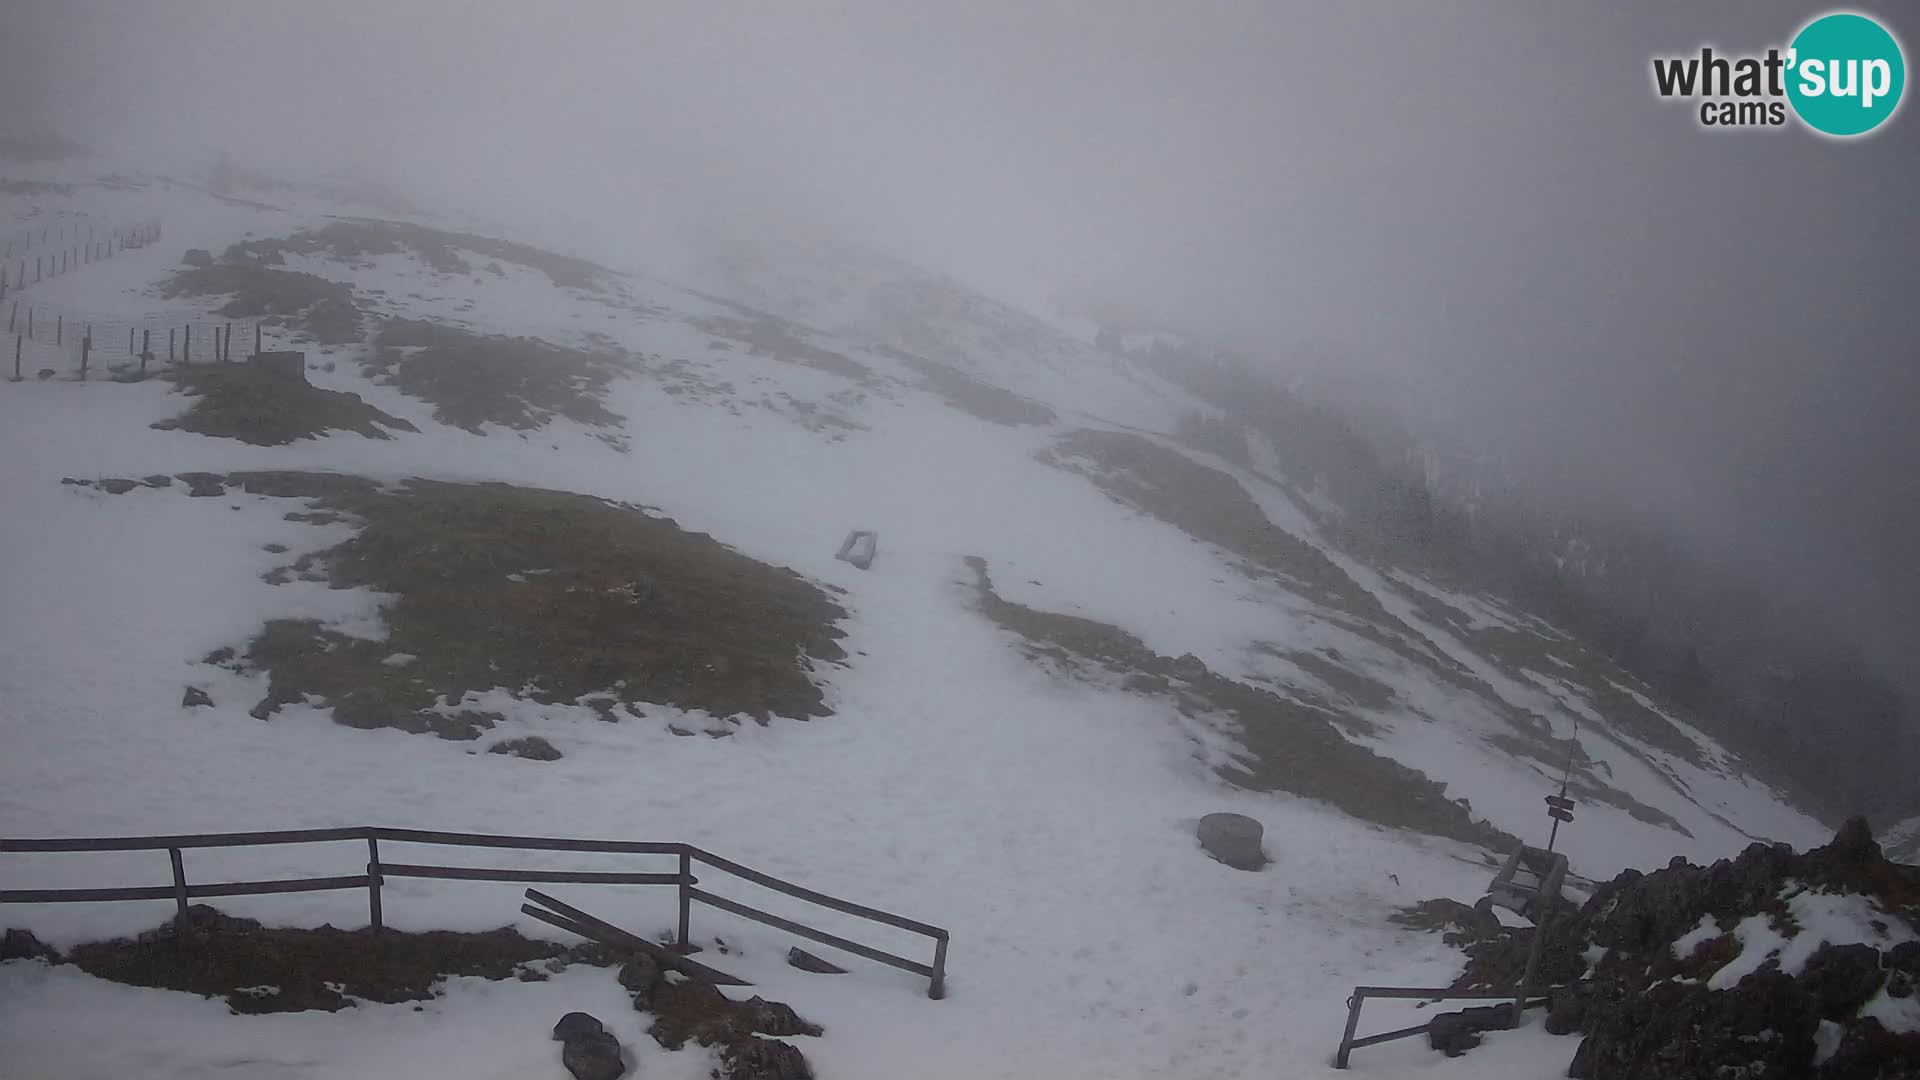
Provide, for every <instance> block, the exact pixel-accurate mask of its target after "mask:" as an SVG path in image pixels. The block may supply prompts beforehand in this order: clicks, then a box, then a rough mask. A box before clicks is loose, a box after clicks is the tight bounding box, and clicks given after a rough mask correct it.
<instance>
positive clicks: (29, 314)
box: [27, 307, 33, 341]
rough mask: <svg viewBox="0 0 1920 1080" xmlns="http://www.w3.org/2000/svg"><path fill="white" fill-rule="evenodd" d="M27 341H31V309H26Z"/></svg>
mask: <svg viewBox="0 0 1920 1080" xmlns="http://www.w3.org/2000/svg"><path fill="white" fill-rule="evenodd" d="M27 340H28V341H32V340H33V308H32V307H28V308H27Z"/></svg>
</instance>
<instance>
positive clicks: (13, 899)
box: [0, 826, 949, 998]
mask: <svg viewBox="0 0 1920 1080" xmlns="http://www.w3.org/2000/svg"><path fill="white" fill-rule="evenodd" d="M346 840H361V841H365V842H366V844H367V853H368V861H367V864H366V872H365V873H362V874H353V875H344V876H335V877H309V878H289V879H280V880H274V881H236V882H223V883H218V884H208V885H189V884H188V883H187V881H186V873H185V870H184V868H183V865H182V861H181V856H180V853H181V851H182V850H187V849H194V848H214V847H254V846H267V845H277V844H316V843H329V842H337V841H346ZM382 840H385V841H388V842H389V843H400V844H435V845H442V846H448V847H479V848H510V849H516V850H532V851H590V852H608V853H614V854H641V855H676V856H678V857H679V860H680V870H679V872H678V873H671V874H658V873H652V874H649V873H629V872H621V871H591V870H579V871H572V870H521V869H501V868H490V867H464V866H433V865H424V864H417V863H396V862H388V861H386V860H384V859H382V858H381V857H380V852H379V841H382ZM160 850H164V851H166V852H167V853H168V855H169V857H170V860H171V862H172V866H173V884H172V885H171V886H132V887H123V888H103V889H102V888H88V889H0V904H47V903H52V904H59V903H91V902H107V901H118V900H168V899H171V900H173V901H174V902H175V903H176V905H177V907H178V918H179V919H180V921H181V925H182V926H183V927H184V926H185V925H186V918H187V901H188V900H189V899H190V898H193V897H208V896H253V895H266V894H272V893H293V892H320V891H327V890H336V889H360V888H364V889H366V890H367V904H368V909H369V914H370V921H371V924H372V926H373V928H374V929H375V930H379V929H381V928H382V911H381V902H380V896H381V887H382V883H383V882H384V880H385V879H386V878H388V877H420V878H437V879H444V880H453V881H523V882H554V883H573V884H601V885H671V886H674V887H675V888H677V889H678V890H679V892H680V924H679V927H678V930H679V935H678V938H679V943H680V945H681V946H683V947H684V946H686V945H688V944H689V941H688V927H687V918H688V916H687V913H688V908H689V905H690V904H691V903H692V901H694V900H698V901H700V902H701V903H703V904H707V905H709V906H712V907H716V908H719V909H721V910H723V911H727V912H731V913H732V914H735V915H739V916H741V917H743V918H748V919H753V920H755V921H757V922H761V923H765V924H766V925H768V926H773V927H775V928H778V929H781V930H785V931H787V932H789V933H793V934H797V935H799V936H801V937H805V938H809V939H811V940H813V941H818V942H821V943H822V944H825V945H829V946H832V947H834V948H837V949H841V950H843V951H845V952H850V953H852V954H854V955H856V956H861V957H865V958H867V959H869V960H875V961H877V962H879V963H883V964H888V965H890V966H892V967H897V968H900V969H901V970H904V971H910V972H912V973H914V974H916V975H923V976H926V977H927V978H928V979H929V980H930V985H929V989H928V996H929V997H933V998H940V997H943V996H945V993H946V959H947V944H948V940H949V936H948V933H947V931H946V930H944V929H942V928H940V927H938V926H934V925H932V924H930V923H923V922H919V921H917V920H914V919H909V918H906V917H904V916H901V915H895V914H893V913H892V912H889V911H882V910H880V909H879V908H873V907H868V906H866V905H865V904H856V903H854V902H853V901H851V900H842V899H840V898H839V897H837V896H829V895H827V894H826V893H823V892H817V891H815V890H813V889H809V888H805V887H803V886H800V885H795V884H794V883H792V882H790V881H783V880H781V879H780V878H777V877H774V876H772V875H771V874H765V873H762V872H760V871H758V870H755V869H753V868H751V867H748V866H743V865H741V864H740V863H737V862H734V861H733V860H731V859H726V858H722V857H721V856H719V855H715V854H713V853H712V852H710V851H706V850H703V849H701V848H698V847H694V846H693V845H691V844H683V843H674V842H665V841H642V840H581V839H574V838H568V837H544V836H505V835H498V834H493V833H464V832H439V831H433V830H427V829H398V828H389V827H385V826H351V827H343V828H329V829H280V830H271V831H257V832H232V833H192V834H180V835H165V836H99V837H65V838H31V839H29V838H0V853H16V854H18V853H46V852H100V851H160ZM696 859H697V860H699V861H700V862H702V863H705V864H706V865H708V866H711V867H713V868H714V869H716V870H720V871H723V872H725V873H728V874H731V875H733V876H734V877H737V878H740V879H741V880H743V881H747V882H751V883H752V884H755V885H759V886H762V887H763V888H767V889H771V890H773V891H775V892H778V893H782V894H784V895H787V896H791V897H793V898H795V899H797V900H802V901H805V902H807V903H810V904H814V905H817V906H819V907H824V908H829V909H831V910H834V911H839V912H843V913H845V914H848V915H852V916H855V917H857V918H862V919H866V920H868V921H870V922H877V923H881V924H883V925H886V926H892V927H896V928H898V929H901V930H906V931H908V932H910V933H915V934H921V935H924V936H926V937H929V938H932V939H933V942H934V954H933V964H932V965H931V966H928V965H925V964H920V963H917V962H915V961H912V960H907V959H905V958H904V957H899V956H895V955H893V954H892V953H888V952H884V951H882V950H880V949H875V948H872V947H871V946H867V945H862V944H860V943H858V942H855V941H850V940H848V939H846V938H842V937H838V936H836V935H833V934H828V933H826V932H824V931H821V930H816V929H814V928H812V927H809V926H806V925H804V924H802V923H798V922H795V921H793V920H791V919H787V918H784V917H782V916H779V915H774V914H771V913H769V912H765V911H761V910H759V909H757V908H753V907H749V906H747V905H745V904H742V903H740V902H738V901H735V900H730V899H727V898H726V897H722V896H719V895H717V894H714V893H711V892H707V891H706V890H704V889H698V888H695V885H696V884H697V883H698V882H697V879H696V878H694V876H693V873H692V862H693V860H696Z"/></svg>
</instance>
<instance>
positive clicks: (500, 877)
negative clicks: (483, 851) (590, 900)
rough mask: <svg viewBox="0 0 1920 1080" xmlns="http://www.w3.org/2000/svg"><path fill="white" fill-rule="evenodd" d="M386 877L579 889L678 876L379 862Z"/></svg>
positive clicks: (673, 880)
mask: <svg viewBox="0 0 1920 1080" xmlns="http://www.w3.org/2000/svg"><path fill="white" fill-rule="evenodd" d="M380 871H381V873H383V874H385V875H386V876H388V877H418V878H444V879H447V880H450V881H549V882H558V883H561V884H568V883H573V884H580V885H678V884H680V875H679V874H632V873H619V872H610V871H600V870H502V869H495V868H490V867H484V866H419V865H416V864H414V863H397V862H383V863H381V864H380Z"/></svg>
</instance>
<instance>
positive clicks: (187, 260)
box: [180, 248, 213, 269]
mask: <svg viewBox="0 0 1920 1080" xmlns="http://www.w3.org/2000/svg"><path fill="white" fill-rule="evenodd" d="M180 263H181V265H183V266H197V267H200V268H202V269H205V268H206V267H209V266H212V265H213V252H211V251H208V250H207V249H205V248H188V249H187V253H186V254H185V255H182V256H181V257H180Z"/></svg>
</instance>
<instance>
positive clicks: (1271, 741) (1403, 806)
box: [967, 556, 1515, 847]
mask: <svg viewBox="0 0 1920 1080" xmlns="http://www.w3.org/2000/svg"><path fill="white" fill-rule="evenodd" d="M967 564H968V566H970V567H971V568H972V570H973V572H974V574H975V575H976V582H975V585H976V595H977V604H978V608H979V610H980V612H981V613H982V614H984V615H986V616H987V617H988V618H989V619H992V620H993V621H994V622H995V623H997V624H999V625H1000V626H1002V627H1004V628H1006V629H1008V630H1011V631H1013V632H1014V633H1017V634H1019V635H1020V636H1021V637H1022V638H1024V639H1025V640H1026V642H1027V647H1028V651H1029V654H1030V655H1034V656H1039V657H1046V658H1048V659H1052V660H1054V661H1056V662H1064V663H1068V664H1071V663H1073V662H1075V661H1076V659H1077V660H1078V661H1082V662H1091V663H1093V664H1095V665H1097V666H1099V667H1101V668H1104V669H1106V670H1107V671H1110V672H1113V673H1116V674H1121V675H1125V676H1128V685H1129V687H1130V688H1132V689H1135V690H1137V691H1140V692H1152V693H1160V694H1164V695H1165V696H1167V697H1169V698H1171V699H1172V700H1173V701H1174V702H1175V703H1176V704H1177V705H1178V707H1179V708H1180V709H1181V710H1182V711H1183V712H1186V713H1188V714H1189V715H1203V714H1209V713H1211V714H1218V715H1223V716H1226V717H1229V718H1231V719H1232V721H1233V722H1234V724H1235V728H1236V730H1235V733H1234V734H1235V735H1236V737H1237V739H1238V740H1239V743H1240V745H1241V747H1242V749H1243V750H1244V751H1245V752H1246V757H1247V760H1245V761H1241V762H1236V763H1234V764H1231V765H1227V766H1223V767H1221V768H1220V769H1219V770H1218V772H1219V774H1220V776H1221V777H1222V778H1223V779H1225V780H1227V781H1228V782H1230V783H1233V784H1235V785H1237V786H1240V787H1244V788H1249V789H1252V790H1256V791H1286V792H1291V793H1293V794H1296V795H1303V796H1306V797H1307V798H1310V799H1317V800H1320V801H1322V802H1325V803H1329V804H1331V805H1332V806H1335V807H1337V808H1339V809H1340V810H1342V811H1344V812H1345V813H1347V814H1350V815H1352V816H1354V817H1357V818H1360V819H1362V820H1365V821H1372V822H1375V823H1377V824H1381V825H1387V826H1391V827H1394V828H1405V829H1414V830H1417V831H1419V832H1424V833H1430V834H1432V835H1435V836H1444V837H1448V838H1451V839H1455V840H1462V841H1466V842H1468V843H1474V844H1485V845H1490V846H1502V847H1504V846H1507V845H1510V844H1512V843H1514V842H1515V841H1514V840H1513V838H1512V837H1510V836H1508V835H1507V834H1505V833H1503V832H1501V831H1500V830H1498V829H1496V828H1494V827H1493V826H1492V825H1490V824H1488V823H1486V822H1484V821H1476V820H1474V819H1473V817H1472V815H1471V814H1470V812H1469V810H1468V808H1467V807H1466V805H1465V804H1464V803H1462V802H1458V801H1454V800H1450V799H1448V798H1447V797H1446V788H1445V786H1444V785H1442V784H1439V783H1436V782H1435V781H1433V780H1430V779H1428V778H1427V777H1426V776H1425V775H1424V774H1422V773H1421V772H1419V771H1418V770H1416V769H1410V768H1408V767H1406V766H1404V765H1401V764H1399V763H1398V762H1395V761H1392V760H1390V759H1388V758H1384V757H1381V756H1380V755H1378V754H1375V753H1374V752H1373V751H1371V750H1368V749H1367V748H1365V747H1362V746H1358V745H1355V744H1354V743H1351V742H1348V741H1347V740H1346V739H1345V738H1343V737H1342V736H1341V734H1340V731H1339V729H1338V727H1337V726H1336V722H1340V723H1347V724H1351V725H1353V726H1358V727H1365V726H1366V722H1365V721H1364V720H1355V719H1354V718H1351V717H1345V716H1341V715H1339V714H1336V713H1334V712H1332V711H1331V710H1329V709H1325V708H1322V707H1316V706H1313V705H1307V704H1303V703H1301V702H1298V701H1293V700H1289V699H1287V698H1284V697H1281V696H1279V695H1277V694H1274V693H1271V692H1269V691H1266V690H1261V689H1256V688H1254V687H1251V686H1247V685H1245V684H1243V683H1238V682H1235V681H1233V680H1231V679H1227V678H1223V677H1222V676H1220V675H1217V674H1215V673H1213V672H1212V671H1210V670H1208V668H1207V666H1206V665H1205V664H1204V663H1203V662H1201V661H1200V660H1199V659H1198V658H1196V657H1192V656H1183V657H1179V658H1177V659H1176V658H1173V657H1167V656H1161V655H1159V654H1158V653H1155V652H1154V651H1153V650H1151V649H1149V648H1147V647H1146V645H1145V644H1144V643H1143V642H1141V641H1140V639H1139V638H1136V637H1134V636H1133V635H1132V634H1129V633H1127V632H1126V631H1125V630H1122V629H1120V628H1119V627H1116V626H1111V625H1108V624H1106V623H1101V622H1096V621H1094V620H1092V619H1085V618H1081V617H1079V616H1076V615H1065V614H1061V613H1058V612H1049V611H1039V610H1036V609H1034V608H1030V607H1027V606H1026V605H1024V604H1017V603H1013V602H1012V601H1009V600H1005V599H1002V598H1001V597H1000V596H999V595H998V594H997V593H995V592H994V591H993V582H992V580H991V578H990V577H989V576H988V573H987V565H986V562H985V560H983V559H980V558H977V557H972V556H969V557H968V559H967Z"/></svg>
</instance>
